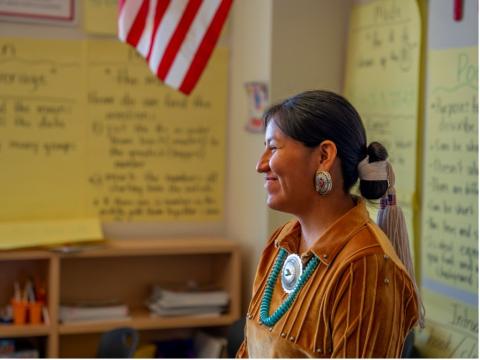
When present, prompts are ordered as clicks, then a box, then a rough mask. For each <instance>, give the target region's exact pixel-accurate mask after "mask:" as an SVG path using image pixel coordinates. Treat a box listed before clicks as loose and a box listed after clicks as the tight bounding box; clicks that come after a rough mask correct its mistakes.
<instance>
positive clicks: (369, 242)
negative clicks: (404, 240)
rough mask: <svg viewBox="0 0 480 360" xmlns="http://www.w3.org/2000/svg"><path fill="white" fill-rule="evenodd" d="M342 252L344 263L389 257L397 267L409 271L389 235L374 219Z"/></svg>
mask: <svg viewBox="0 0 480 360" xmlns="http://www.w3.org/2000/svg"><path fill="white" fill-rule="evenodd" d="M342 252H343V254H342V256H341V258H342V259H341V261H342V263H343V264H344V265H347V264H351V263H354V262H358V261H369V262H377V261H379V260H382V259H383V260H387V259H388V260H389V261H391V262H392V263H393V265H394V267H395V268H397V269H398V270H400V271H401V272H405V273H407V270H406V268H405V265H404V264H403V263H402V261H401V260H400V259H399V257H398V255H397V253H396V251H395V249H394V248H393V245H392V243H391V242H390V240H389V239H388V237H387V235H385V233H384V232H383V231H382V230H381V229H380V227H378V225H377V224H375V223H374V222H373V221H369V222H368V223H366V224H365V226H363V227H362V228H361V229H360V230H359V231H358V233H357V234H355V235H354V236H353V237H352V239H351V240H350V241H349V242H348V244H347V245H346V246H345V248H344V249H343V251H342ZM339 255H340V254H339Z"/></svg>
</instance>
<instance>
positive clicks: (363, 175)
mask: <svg viewBox="0 0 480 360" xmlns="http://www.w3.org/2000/svg"><path fill="white" fill-rule="evenodd" d="M357 169H358V176H359V177H360V180H367V181H385V180H388V171H387V160H383V161H374V162H369V157H368V155H367V156H366V157H365V159H363V160H362V161H360V163H359V164H358V167H357Z"/></svg>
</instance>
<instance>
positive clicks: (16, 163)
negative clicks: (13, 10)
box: [0, 39, 228, 248]
mask: <svg viewBox="0 0 480 360" xmlns="http://www.w3.org/2000/svg"><path fill="white" fill-rule="evenodd" d="M0 49H2V52H1V53H0V62H1V63H2V67H1V68H0V85H1V86H0V162H1V163H2V165H3V166H4V169H8V171H2V172H1V173H0V197H1V198H2V203H3V206H2V207H1V208H0V222H1V223H2V224H3V225H6V224H9V227H8V229H9V231H8V234H9V237H8V241H4V239H6V237H7V235H6V234H7V232H5V234H2V228H1V227H0V239H2V241H0V247H3V248H6V247H12V246H14V245H15V243H16V239H14V238H12V237H11V235H12V231H11V229H12V226H14V224H18V225H19V226H21V224H20V223H19V222H28V221H51V220H55V221H62V220H65V221H67V220H72V219H80V218H88V219H90V218H92V217H94V218H98V219H100V220H101V221H102V222H112V221H116V222H139V221H141V222H200V221H219V220H221V219H222V217H223V206H224V200H223V199H224V168H225V151H224V149H225V124H226V94H227V91H226V88H227V83H226V79H227V64H228V61H227V52H226V49H223V48H217V49H216V50H215V52H214V54H213V55H212V58H211V60H210V62H209V64H208V66H207V68H206V70H205V72H204V74H203V76H202V78H201V80H200V82H199V84H198V86H197V88H196V89H195V91H194V92H193V93H192V94H191V95H190V96H188V97H187V96H184V95H182V94H181V93H178V92H176V91H174V90H171V89H170V88H168V87H166V86H164V85H163V84H162V83H161V82H160V81H159V80H158V79H157V78H156V77H155V76H154V75H153V74H152V73H151V72H150V70H149V69H148V66H147V64H146V62H145V60H144V59H143V58H142V57H140V56H138V55H137V53H136V51H135V49H133V48H131V47H130V46H128V45H126V44H123V43H120V42H119V41H116V40H102V41H100V40H96V41H93V40H88V41H60V40H57V41H54V40H27V39H24V40H21V39H1V40H0ZM13 233H15V232H13ZM32 235H34V234H32ZM32 238H34V236H32ZM22 244H24V243H23V242H22ZM24 245H25V246H26V244H24Z"/></svg>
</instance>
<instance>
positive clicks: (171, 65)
mask: <svg viewBox="0 0 480 360" xmlns="http://www.w3.org/2000/svg"><path fill="white" fill-rule="evenodd" d="M232 1H233V0H119V7H120V9H119V18H118V36H119V38H120V40H122V41H124V42H127V43H129V44H130V45H132V46H134V47H135V48H136V49H137V50H138V52H140V54H142V55H143V57H145V58H146V60H147V62H148V64H149V67H150V69H151V70H152V72H153V73H154V74H156V75H157V77H158V78H159V79H160V80H162V81H163V82H165V83H166V84H168V85H170V86H172V87H173V88H175V89H178V90H180V91H181V92H183V93H184V94H190V92H191V91H192V90H193V88H194V87H195V84H196V83H197V81H198V79H199V78H200V75H201V74H202V71H203V70H204V68H205V66H206V65H207V62H208V59H209V58H210V55H211V54H212V51H213V49H214V47H215V44H216V43H217V40H218V38H219V36H220V32H221V30H222V27H223V24H224V23H225V20H226V19H227V15H228V12H229V11H230V8H231V5H232Z"/></svg>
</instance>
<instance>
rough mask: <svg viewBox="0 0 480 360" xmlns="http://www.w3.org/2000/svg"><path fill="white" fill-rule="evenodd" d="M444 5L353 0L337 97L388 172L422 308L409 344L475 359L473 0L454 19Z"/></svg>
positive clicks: (449, 4)
mask: <svg viewBox="0 0 480 360" xmlns="http://www.w3.org/2000/svg"><path fill="white" fill-rule="evenodd" d="M419 5H421V7H422V9H420V7H419ZM453 5H454V2H453V1H451V0H434V1H420V0H419V1H415V0H409V1H404V0H401V1H400V0H370V1H356V2H355V3H354V6H353V8H352V16H351V22H350V32H349V44H348V56H347V66H346V86H345V95H346V96H347V98H348V99H350V100H351V101H352V103H353V104H354V105H355V107H356V108H357V109H358V110H359V113H360V115H361V116H362V118H363V121H364V124H365V127H366V130H367V137H368V141H369V142H370V141H373V140H378V141H380V142H382V143H383V144H384V145H386V147H387V150H388V151H389V152H390V161H391V162H392V165H393V166H394V168H395V170H396V174H397V178H396V188H397V193H399V195H400V196H399V199H400V204H401V205H402V207H403V208H404V209H406V210H407V211H406V214H405V215H406V218H407V224H408V228H409V229H408V230H409V235H410V239H411V240H412V238H413V243H412V244H411V248H412V249H415V250H417V253H416V254H415V258H416V261H415V264H416V265H417V266H416V271H417V278H419V280H420V284H421V292H422V297H423V301H424V305H425V308H426V328H425V329H423V330H419V331H417V332H416V346H417V348H418V350H419V351H420V353H421V355H422V356H424V357H443V358H450V357H453V358H459V357H466V358H477V357H478V32H477V27H478V1H476V0H465V1H463V6H462V18H461V19H460V20H455V19H454V6H453ZM419 10H424V11H419ZM421 15H423V16H421ZM422 29H424V30H425V33H422ZM423 40H424V41H425V44H422V41H423ZM422 47H423V48H424V49H425V52H421V50H422ZM422 58H423V59H422ZM422 62H423V64H424V72H422V71H421V70H422ZM422 88H424V90H425V91H424V93H423V91H422V92H420V89H422ZM416 179H417V180H416Z"/></svg>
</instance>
